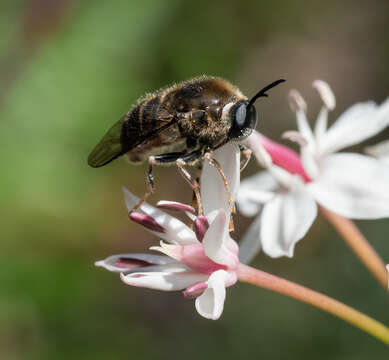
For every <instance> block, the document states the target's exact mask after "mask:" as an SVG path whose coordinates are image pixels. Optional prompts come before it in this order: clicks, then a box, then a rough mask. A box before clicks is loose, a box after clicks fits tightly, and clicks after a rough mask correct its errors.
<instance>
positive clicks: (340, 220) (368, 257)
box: [320, 207, 388, 290]
mask: <svg viewBox="0 0 389 360" xmlns="http://www.w3.org/2000/svg"><path fill="white" fill-rule="evenodd" d="M320 210H321V212H322V213H323V214H324V216H325V217H326V218H327V220H328V221H329V222H330V223H331V224H332V225H333V226H334V228H335V229H336V230H337V231H338V233H339V234H340V236H341V237H342V238H343V239H344V241H345V242H346V243H347V245H348V246H349V247H350V248H351V250H352V251H353V252H354V253H355V255H356V256H357V257H358V258H359V259H360V260H361V261H362V263H363V264H364V265H365V266H366V268H367V269H368V270H369V271H370V272H371V274H372V275H373V276H374V277H375V278H376V279H377V281H378V282H379V283H380V284H381V286H382V287H383V288H384V289H385V290H388V271H387V270H386V267H385V263H384V262H383V260H382V259H381V258H380V256H379V255H378V254H377V252H376V251H375V250H374V249H373V247H372V246H371V245H370V244H369V242H368V241H367V239H366V238H365V237H364V236H363V234H362V233H361V232H360V231H359V229H358V228H357V227H356V225H355V224H354V223H353V222H352V221H351V220H349V219H346V218H345V217H343V216H340V215H337V214H334V213H333V212H332V211H329V210H327V209H325V208H323V207H320Z"/></svg>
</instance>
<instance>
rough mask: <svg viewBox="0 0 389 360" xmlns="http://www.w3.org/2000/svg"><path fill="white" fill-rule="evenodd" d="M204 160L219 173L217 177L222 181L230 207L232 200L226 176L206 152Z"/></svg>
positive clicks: (218, 164)
mask: <svg viewBox="0 0 389 360" xmlns="http://www.w3.org/2000/svg"><path fill="white" fill-rule="evenodd" d="M204 159H205V160H207V161H208V162H209V163H210V164H211V165H212V166H214V167H215V169H216V170H217V171H218V172H219V175H220V177H221V178H222V180H223V183H224V187H225V188H226V191H227V196H228V203H229V204H230V205H231V204H232V198H231V193H230V188H229V186H228V181H227V178H226V175H225V174H224V171H223V169H222V167H221V165H220V163H219V162H218V161H217V160H216V159H214V158H213V157H212V154H211V153H210V152H207V153H205V154H204Z"/></svg>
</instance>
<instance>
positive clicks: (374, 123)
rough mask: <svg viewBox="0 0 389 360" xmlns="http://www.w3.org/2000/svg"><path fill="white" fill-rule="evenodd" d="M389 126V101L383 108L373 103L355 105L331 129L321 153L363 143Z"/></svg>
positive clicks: (322, 144) (323, 141)
mask: <svg viewBox="0 0 389 360" xmlns="http://www.w3.org/2000/svg"><path fill="white" fill-rule="evenodd" d="M388 125H389V99H388V100H386V101H385V102H384V103H383V104H382V105H381V106H377V105H376V104H375V103H374V102H373V101H368V102H364V103H358V104H355V105H353V106H351V107H350V108H349V109H348V110H346V111H345V112H344V113H343V114H342V115H341V116H340V117H339V119H338V120H337V121H336V122H335V123H334V125H332V126H331V127H330V129H329V130H328V132H327V133H326V135H325V136H324V137H323V139H322V141H321V144H320V153H321V154H329V153H333V152H336V151H338V150H341V149H343V148H345V147H347V146H351V145H354V144H357V143H359V142H362V141H363V140H366V139H368V138H369V137H371V136H373V135H376V134H378V133H379V132H380V131H382V130H383V129H384V128H385V127H387V126H388Z"/></svg>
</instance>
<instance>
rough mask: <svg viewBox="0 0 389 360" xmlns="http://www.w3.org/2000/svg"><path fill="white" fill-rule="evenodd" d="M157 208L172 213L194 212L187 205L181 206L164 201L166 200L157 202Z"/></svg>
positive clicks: (174, 202) (180, 204) (173, 202)
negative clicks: (171, 211)
mask: <svg viewBox="0 0 389 360" xmlns="http://www.w3.org/2000/svg"><path fill="white" fill-rule="evenodd" d="M157 207H159V208H160V209H166V210H173V211H185V212H189V213H192V214H194V213H195V212H196V211H195V209H194V208H193V207H192V206H190V205H187V204H182V203H180V202H177V201H166V200H161V201H158V203H157Z"/></svg>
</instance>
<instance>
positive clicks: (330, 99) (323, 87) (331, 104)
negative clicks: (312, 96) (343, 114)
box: [312, 80, 336, 110]
mask: <svg viewBox="0 0 389 360" xmlns="http://www.w3.org/2000/svg"><path fill="white" fill-rule="evenodd" d="M312 86H313V87H314V88H315V89H316V90H317V92H318V93H319V95H320V97H321V100H322V101H323V103H324V106H325V107H326V108H327V109H328V110H334V109H335V105H336V100H335V95H334V93H333V92H332V90H331V88H330V86H329V85H328V84H327V83H326V82H325V81H323V80H315V81H314V82H313V83H312Z"/></svg>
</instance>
